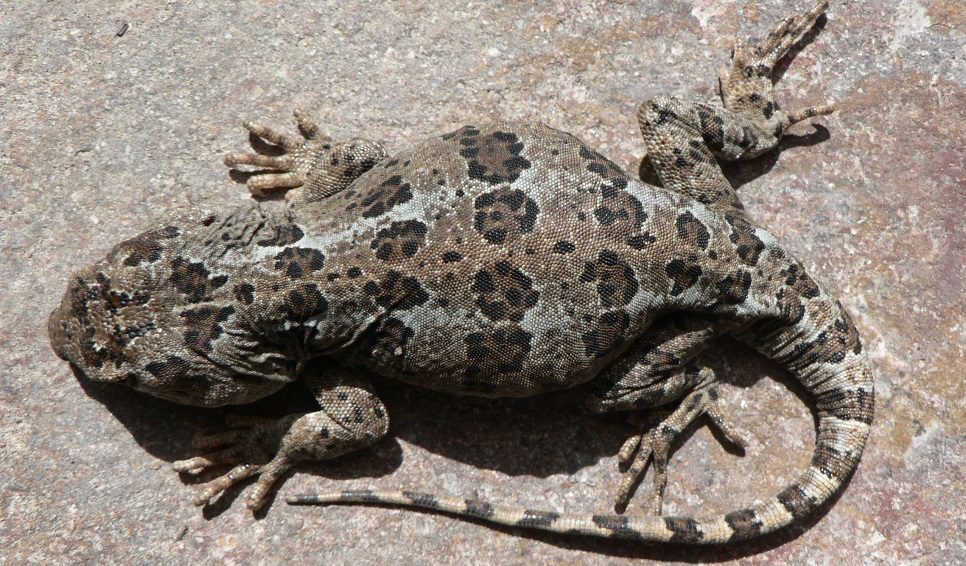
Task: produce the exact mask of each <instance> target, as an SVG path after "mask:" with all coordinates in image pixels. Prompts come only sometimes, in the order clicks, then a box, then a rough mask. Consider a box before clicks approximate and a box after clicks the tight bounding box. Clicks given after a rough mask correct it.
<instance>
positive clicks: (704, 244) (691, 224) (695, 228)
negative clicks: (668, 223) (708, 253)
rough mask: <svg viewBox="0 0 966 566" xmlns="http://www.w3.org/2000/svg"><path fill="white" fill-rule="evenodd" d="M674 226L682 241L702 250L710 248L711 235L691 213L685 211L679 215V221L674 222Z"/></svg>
mask: <svg viewBox="0 0 966 566" xmlns="http://www.w3.org/2000/svg"><path fill="white" fill-rule="evenodd" d="M674 226H675V227H676V228H677V231H678V237H679V238H681V239H682V240H684V241H686V242H688V243H689V244H690V245H692V246H697V247H698V248H701V249H702V250H704V249H707V248H708V242H709V241H710V240H711V234H709V233H708V229H707V228H706V227H705V225H704V224H702V223H701V221H700V220H698V219H697V218H695V217H694V215H693V214H691V211H685V212H683V213H681V214H680V215H678V217H677V220H675V221H674Z"/></svg>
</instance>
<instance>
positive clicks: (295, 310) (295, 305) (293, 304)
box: [282, 283, 329, 322]
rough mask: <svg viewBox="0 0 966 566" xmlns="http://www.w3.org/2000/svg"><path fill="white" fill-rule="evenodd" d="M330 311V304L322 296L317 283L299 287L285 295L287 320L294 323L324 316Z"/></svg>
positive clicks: (284, 309)
mask: <svg viewBox="0 0 966 566" xmlns="http://www.w3.org/2000/svg"><path fill="white" fill-rule="evenodd" d="M328 309H329V302H328V300H326V298H325V297H324V296H323V295H322V292H321V291H320V290H319V286H318V285H316V284H315V283H309V284H304V285H299V286H298V287H296V288H294V289H291V290H289V291H288V292H287V293H285V303H284V306H283V307H282V310H283V312H284V313H285V318H286V319H288V320H291V321H294V322H305V321H306V320H308V319H310V318H313V317H317V316H320V315H324V314H325V312H326V311H327V310H328Z"/></svg>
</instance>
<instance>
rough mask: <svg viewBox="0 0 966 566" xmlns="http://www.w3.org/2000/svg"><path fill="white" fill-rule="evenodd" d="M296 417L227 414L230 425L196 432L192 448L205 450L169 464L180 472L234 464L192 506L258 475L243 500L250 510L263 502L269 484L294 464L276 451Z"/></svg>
mask: <svg viewBox="0 0 966 566" xmlns="http://www.w3.org/2000/svg"><path fill="white" fill-rule="evenodd" d="M299 416H300V415H293V416H290V417H288V418H283V419H279V420H275V419H269V418H264V417H258V416H251V415H231V414H230V415H228V416H227V417H226V419H225V420H226V422H227V424H228V425H229V426H230V427H232V428H230V429H229V430H226V431H223V432H217V433H214V434H199V435H197V436H196V437H195V438H194V439H193V441H192V446H193V447H194V448H195V449H197V450H208V452H206V453H204V454H202V455H200V456H195V457H193V458H188V459H186V460H178V461H176V462H173V463H172V464H171V467H172V469H174V470H175V471H177V472H179V473H185V474H192V475H197V474H199V473H201V472H203V471H205V470H208V469H211V468H214V467H216V466H222V465H225V464H233V465H234V467H233V468H232V469H231V470H230V471H228V473H226V474H223V475H221V476H219V477H217V478H215V479H214V480H212V481H210V482H208V483H207V484H205V486H204V488H203V489H202V491H201V492H200V493H199V494H198V495H197V496H196V497H195V498H194V499H193V502H194V504H195V505H205V504H207V503H208V502H209V501H211V499H212V498H214V497H216V496H217V495H219V494H221V493H223V492H224V491H225V490H227V489H228V488H230V487H232V486H233V485H236V484H238V483H240V482H243V481H245V480H247V479H248V478H250V477H253V476H256V475H257V476H258V480H257V481H256V482H255V486H254V488H253V489H252V490H251V492H250V493H249V495H248V497H247V499H246V505H247V506H248V507H249V508H250V509H252V510H255V509H259V508H260V507H262V506H263V505H264V504H265V501H266V500H267V496H268V492H269V490H270V489H271V487H272V485H274V484H275V482H276V481H278V479H279V478H280V477H281V476H282V474H284V473H285V472H286V471H288V469H289V468H291V467H292V466H293V465H295V463H296V460H294V459H292V458H291V457H290V456H289V454H288V453H287V452H286V451H284V450H279V446H280V443H281V440H282V437H283V436H284V435H285V433H287V432H288V430H289V428H290V427H291V425H292V423H293V422H294V421H295V420H296V419H297V418H298V417H299Z"/></svg>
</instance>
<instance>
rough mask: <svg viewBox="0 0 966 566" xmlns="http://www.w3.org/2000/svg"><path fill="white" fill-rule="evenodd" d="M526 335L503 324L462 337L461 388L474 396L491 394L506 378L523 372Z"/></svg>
mask: <svg viewBox="0 0 966 566" xmlns="http://www.w3.org/2000/svg"><path fill="white" fill-rule="evenodd" d="M532 338H533V335H531V334H530V333H529V332H527V331H525V330H523V329H522V328H520V327H519V326H517V325H516V324H503V325H500V326H498V327H495V328H487V329H485V330H483V331H481V332H473V333H471V334H468V335H466V337H465V338H464V339H463V341H464V342H465V343H466V356H467V358H468V359H469V364H468V365H467V367H466V372H465V376H464V380H463V383H462V388H463V390H465V391H472V392H477V393H493V392H494V391H496V387H497V385H498V384H499V383H500V382H501V381H504V382H505V380H506V379H507V378H506V374H517V373H520V372H522V371H523V366H524V362H526V359H527V356H528V355H529V354H530V348H531V346H530V340H531V339H532Z"/></svg>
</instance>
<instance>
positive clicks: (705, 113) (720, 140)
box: [698, 104, 724, 151]
mask: <svg viewBox="0 0 966 566" xmlns="http://www.w3.org/2000/svg"><path fill="white" fill-rule="evenodd" d="M698 123H699V124H700V128H701V139H703V140H704V143H705V144H707V146H708V147H709V148H711V149H712V150H714V151H721V150H722V149H724V119H723V118H722V117H721V116H719V115H718V113H717V112H716V111H715V109H714V108H711V107H710V106H705V105H703V104H702V105H700V106H699V107H698Z"/></svg>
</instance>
